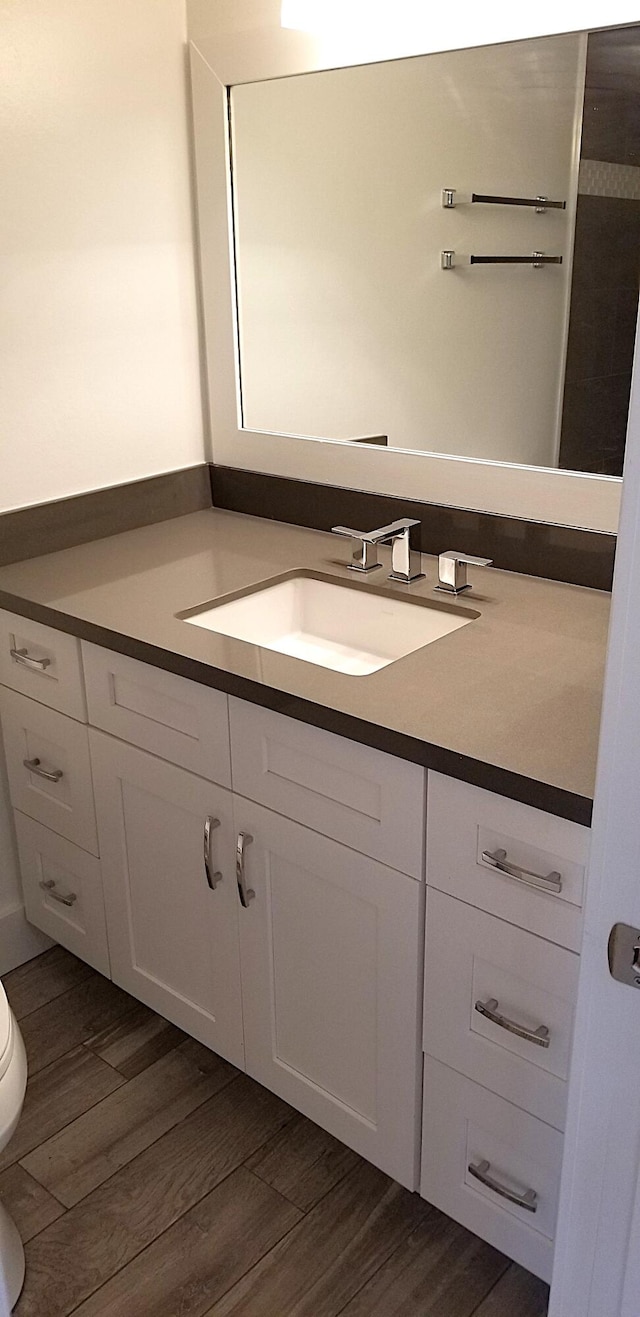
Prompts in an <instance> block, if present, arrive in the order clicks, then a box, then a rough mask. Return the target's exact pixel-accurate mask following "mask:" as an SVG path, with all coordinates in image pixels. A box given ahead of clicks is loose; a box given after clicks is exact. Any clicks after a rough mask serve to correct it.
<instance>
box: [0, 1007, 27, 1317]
mask: <svg viewBox="0 0 640 1317" xmlns="http://www.w3.org/2000/svg"><path fill="white" fill-rule="evenodd" d="M26 1087H27V1055H26V1052H25V1050H24V1043H23V1041H22V1034H21V1033H20V1030H19V1028H18V1025H17V1022H16V1018H15V1016H14V1014H13V1011H12V1010H11V1007H10V1006H9V1003H8V1001H7V997H6V993H5V991H4V988H3V987H2V984H1V983H0V1151H2V1149H3V1148H4V1147H6V1145H7V1143H8V1142H9V1139H10V1138H11V1137H12V1135H13V1133H14V1131H15V1128H16V1125H17V1124H18V1120H19V1119H20V1112H21V1111H22V1104H23V1102H24V1094H25V1089H26ZM23 1281H24V1249H23V1247H22V1240H21V1239H20V1235H19V1234H18V1230H17V1227H16V1226H15V1225H14V1223H13V1221H12V1220H11V1217H10V1216H9V1213H8V1212H7V1211H6V1209H5V1208H4V1207H3V1206H2V1204H1V1203H0V1317H8V1315H9V1313H10V1312H11V1310H12V1308H13V1307H14V1305H15V1304H16V1303H17V1302H18V1297H19V1294H20V1291H21V1289H22V1284H23Z"/></svg>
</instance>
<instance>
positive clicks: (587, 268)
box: [231, 27, 640, 476]
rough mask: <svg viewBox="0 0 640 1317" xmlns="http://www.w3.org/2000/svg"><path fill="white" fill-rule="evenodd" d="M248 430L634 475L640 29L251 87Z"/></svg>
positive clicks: (238, 115) (244, 330)
mask: <svg viewBox="0 0 640 1317" xmlns="http://www.w3.org/2000/svg"><path fill="white" fill-rule="evenodd" d="M231 131H232V158H233V195H234V225H235V248H236V268H237V296H238V322H239V350H240V374H241V393H242V424H243V426H244V427H245V428H247V429H252V430H262V431H274V432H277V433H288V434H293V435H299V436H301V437H305V436H313V437H318V438H329V439H334V440H342V441H344V442H354V443H378V444H385V445H388V446H391V447H397V448H404V449H412V450H419V451H425V452H435V453H444V454H454V455H458V456H465V457H475V458H485V459H487V460H490V461H506V462H516V463H525V464H527V465H532V466H543V467H563V468H565V469H568V470H576V471H588V472H592V473H596V474H602V475H610V476H620V475H621V473H622V462H623V455H624V437H625V430H626V419H627V412H628V403H629V390H630V379H631V367H632V356H633V347H634V339H635V329H636V318H637V312H638V290H639V284H640V259H639V253H640V27H628V28H623V29H618V30H615V31H607V32H601V33H590V34H586V33H577V34H575V33H574V34H569V35H565V36H560V37H547V38H541V39H537V40H532V41H522V42H517V43H512V44H509V45H503V46H494V47H487V48H484V49H476V50H466V51H455V52H451V53H447V54H438V55H428V56H422V57H417V58H412V59H405V60H395V61H390V62H388V63H383V64H374V65H363V66H359V67H356V68H348V69H337V70H332V71H329V72H320V73H312V74H306V75H302V76H295V77H289V78H282V79H274V80H272V81H269V82H263V83H254V84H244V85H241V86H237V87H234V88H233V89H232V91H231Z"/></svg>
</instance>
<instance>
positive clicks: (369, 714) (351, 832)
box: [0, 510, 608, 1279]
mask: <svg viewBox="0 0 640 1317" xmlns="http://www.w3.org/2000/svg"><path fill="white" fill-rule="evenodd" d="M242 547H243V549H244V552H241V548H242ZM341 551H342V552H344V550H341V546H340V545H339V544H338V549H337V553H338V554H339V553H340V552H341ZM334 555H336V541H335V540H334V539H332V538H331V537H329V536H327V535H321V534H319V533H316V532H311V531H300V530H297V529H294V528H292V527H286V526H282V525H277V524H273V523H266V522H260V521H259V520H258V519H252V518H246V517H240V516H235V515H234V514H229V513H219V512H216V511H213V510H212V511H210V512H203V513H196V514H193V515H191V516H188V517H183V518H178V519H176V520H175V521H172V522H167V523H164V524H163V525H162V526H155V527H147V528H144V529H140V530H137V531H133V532H129V533H127V534H125V535H119V536H113V537H112V538H110V539H107V540H103V541H99V542H96V543H93V544H88V545H84V546H79V547H77V548H74V549H71V550H67V551H65V552H63V553H58V554H50V555H48V556H47V557H45V558H41V559H34V560H31V561H30V562H26V563H22V564H15V565H13V566H8V567H4V568H2V569H0V603H1V604H2V605H3V607H4V610H5V611H3V612H2V613H1V614H0V682H1V683H2V687H1V690H0V716H1V718H2V725H3V730H4V743H5V749H6V755H7V765H8V771H9V780H10V789H11V799H12V803H13V806H14V814H15V823H16V831H17V836H18V845H19V853H20V864H21V871H22V879H23V884H24V893H25V903H26V909H27V914H28V917H29V919H30V920H31V921H32V922H33V923H34V924H35V925H37V927H38V928H40V929H42V930H43V931H44V932H45V933H47V934H49V935H50V936H51V937H52V938H54V939H55V940H56V941H57V942H60V943H61V944H62V945H64V946H66V947H68V948H69V949H70V950H71V951H73V952H74V953H75V954H76V955H78V956H80V957H81V958H83V959H84V960H86V961H87V962H88V963H90V964H92V965H93V966H94V967H95V968H96V969H98V970H100V972H102V973H103V974H106V975H110V976H111V977H112V978H113V979H114V981H115V982H116V983H118V984H120V985H121V986H122V987H123V988H125V989H126V990H127V991H129V992H130V993H132V994H133V995H134V996H135V997H137V998H139V999H140V1000H141V1001H144V1002H146V1003H147V1004H148V1005H149V1006H151V1007H152V1008H153V1009H154V1010H156V1011H158V1012H160V1013H161V1014H163V1015H165V1016H166V1017H167V1018H168V1019H170V1020H172V1021H174V1022H175V1023H176V1024H177V1025H179V1026H180V1027H181V1028H182V1029H184V1030H186V1031H187V1032H188V1033H190V1034H192V1035H193V1036H194V1037H196V1038H198V1039H199V1040H201V1041H202V1042H203V1043H205V1044H206V1045H207V1046H209V1047H211V1048H212V1049H213V1050H215V1051H216V1052H219V1053H220V1054H221V1055H222V1056H224V1057H225V1058H227V1059H228V1060H230V1061H231V1062H232V1063H233V1064H234V1065H236V1066H238V1067H239V1068H240V1069H244V1070H246V1071H247V1072H248V1073H249V1074H250V1075H252V1076H253V1077H254V1078H255V1079H256V1080H258V1081H259V1082H260V1083H263V1084H265V1085H266V1086H267V1087H268V1088H270V1089H272V1090H273V1091H274V1092H276V1093H278V1094H279V1095H280V1096H281V1097H283V1098H284V1099H285V1100H286V1101H287V1102H289V1103H291V1105H292V1106H294V1107H295V1108H297V1109H298V1110H300V1111H302V1112H304V1113H305V1114H306V1115H307V1116H309V1117H310V1118H311V1119H312V1120H314V1121H317V1122H318V1123H319V1124H320V1125H322V1126H323V1127H324V1128H326V1129H327V1130H329V1131H330V1132H331V1133H332V1134H334V1135H335V1136H336V1137H338V1138H339V1139H341V1140H343V1141H344V1142H345V1143H346V1144H348V1145H349V1146H350V1147H352V1148H354V1149H355V1150H356V1151H357V1152H359V1153H360V1154H361V1155H362V1156H364V1157H365V1158H367V1159H369V1160H370V1161H372V1162H373V1163H375V1164H376V1165H377V1166H379V1167H381V1168H382V1169H383V1170H384V1171H386V1172H387V1173H388V1174H389V1175H391V1176H392V1177H394V1178H395V1179H396V1180H398V1181H399V1182H400V1183H402V1184H403V1185H405V1186H407V1187H408V1188H409V1189H413V1190H417V1191H419V1192H420V1193H421V1194H422V1195H423V1196H424V1197H425V1198H427V1199H428V1200H429V1201H430V1202H433V1203H435V1204H436V1205H437V1206H438V1207H440V1208H441V1209H442V1210H443V1211H445V1212H447V1213H448V1214H449V1215H451V1216H452V1217H454V1218H455V1219H456V1220H458V1221H460V1222H462V1223H463V1224H464V1225H466V1226H467V1227H469V1228H470V1229H471V1230H473V1231H474V1232H475V1233H477V1234H478V1235H480V1236H482V1237H483V1238H485V1239H487V1240H488V1241H490V1242H491V1243H492V1244H494V1245H495V1246H496V1247H497V1248H500V1249H502V1250H503V1251H504V1252H505V1253H506V1254H507V1255H509V1256H510V1257H512V1258H514V1259H516V1260H517V1261H518V1262H520V1263H522V1264H523V1265H524V1266H526V1267H528V1268H529V1269H530V1270H532V1271H534V1272H536V1273H537V1274H538V1275H540V1276H542V1277H543V1278H545V1279H548V1278H549V1276H550V1271H551V1262H552V1253H553V1236H554V1220H555V1211H556V1201H557V1192H558V1183H559V1176H560V1168H561V1161H562V1138H563V1136H562V1130H563V1125H564V1113H565V1093H566V1081H567V1075H568V1067H569V1058H570V1051H571V1034H572V1022H573V1008H574V1002H575V997H576V986H577V974H578V964H579V951H580V941H581V913H582V905H583V900H584V887H585V866H586V860H587V852H588V839H589V830H588V826H586V825H587V824H588V821H589V794H590V790H592V782H593V774H594V764H595V748H596V743H597V725H598V714H599V683H600V680H601V667H602V664H603V662H604V648H605V638H606V624H607V603H608V600H607V597H606V596H605V595H604V594H601V593H600V592H597V591H590V590H583V589H578V588H576V587H569V586H563V585H559V584H556V583H552V582H549V581H541V580H534V579H533V578H526V577H518V576H516V575H514V574H508V573H501V572H493V573H492V574H491V575H490V576H489V574H488V573H484V574H483V573H482V571H481V570H480V569H477V570H476V571H475V573H472V583H473V585H474V589H473V591H472V592H471V593H470V594H469V595H467V596H463V597H462V598H463V602H461V603H460V604H458V601H456V602H455V603H447V604H445V605H444V607H445V610H448V614H449V617H451V618H455V614H456V610H458V611H459V613H460V619H465V620H469V618H468V617H466V618H465V615H469V614H470V615H471V620H470V623H469V625H462V624H460V625H459V627H458V629H456V630H450V631H449V634H448V635H443V636H441V638H440V639H438V640H437V641H436V642H435V643H432V644H427V645H426V646H425V647H423V648H418V649H416V650H414V652H413V653H409V654H407V655H406V656H405V657H403V658H401V659H398V660H397V661H395V662H393V661H392V662H388V663H387V664H386V665H385V666H383V667H382V668H380V670H378V671H376V672H370V673H369V675H364V676H359V677H358V676H349V675H346V674H345V673H343V672H335V671H330V670H327V669H325V668H322V667H318V666H317V665H316V664H313V663H304V662H301V661H300V659H296V658H291V657H289V656H287V655H284V654H281V653H275V652H273V651H271V650H269V649H268V648H264V649H263V648H260V647H259V646H257V645H254V644H249V643H248V642H246V641H241V640H238V639H232V638H229V637H228V636H225V635H220V634H215V633H213V632H211V631H209V630H207V629H204V628H202V627H199V626H192V625H188V624H187V622H186V621H185V619H184V618H183V617H181V616H180V613H181V612H185V611H186V612H193V611H194V610H198V609H202V607H203V606H204V605H206V604H208V603H212V604H214V605H215V601H216V600H218V599H220V598H221V597H222V598H224V599H225V600H226V599H227V597H228V596H232V597H233V598H238V597H240V598H245V599H246V598H247V597H248V596H250V594H251V591H252V589H255V586H256V585H257V584H259V583H264V582H270V581H271V580H272V579H273V578H274V577H275V578H279V577H280V576H282V575H285V576H286V575H287V570H286V569H287V567H289V568H290V566H291V563H292V562H294V563H295V565H296V569H297V571H298V572H302V573H306V575H307V578H311V579H313V578H314V574H315V575H319V574H322V575H324V576H328V577H329V578H331V577H333V578H334V580H335V583H336V584H341V585H342V586H343V587H345V592H347V589H349V588H350V587H347V585H346V583H347V581H348V574H347V569H346V567H345V566H344V565H343V564H341V563H340V562H339V560H336V557H335V556H334ZM424 562H425V564H426V566H427V580H426V582H420V583H418V584H417V585H416V586H414V587H411V589H410V590H409V589H408V588H407V587H402V586H400V587H398V586H393V585H391V584H389V585H387V584H386V583H385V582H383V581H380V582H379V583H378V584H375V585H373V584H371V583H370V582H358V583H357V585H356V586H355V587H354V588H355V589H356V591H357V592H362V591H365V592H367V596H368V601H369V602H372V601H373V600H377V601H378V603H379V606H380V608H384V607H385V606H386V603H385V601H387V602H392V601H393V599H394V598H395V599H396V600H398V599H401V600H403V601H408V600H410V599H412V598H413V599H415V600H416V601H419V605H420V607H419V608H418V611H421V610H422V609H425V611H426V609H427V608H428V609H433V610H434V612H435V611H437V607H438V605H437V599H438V596H437V594H434V592H433V587H434V585H435V580H436V578H435V574H434V564H433V562H432V561H430V560H427V559H424ZM413 590H415V592H416V593H415V595H414V594H412V593H411V591H413ZM439 607H440V609H442V607H443V606H442V605H439ZM452 610H453V612H452ZM445 616H446V613H445ZM524 653H526V654H527V661H526V662H525V661H524V659H523V654H524ZM561 653H562V655H563V656H564V662H563V661H562V659H561ZM518 656H519V657H518ZM465 683H466V685H465ZM463 688H464V689H465V690H466V703H465V704H464V706H463V705H462V704H461V702H460V691H461V689H463ZM525 701H527V702H526V703H525ZM518 711H519V712H518ZM447 719H448V722H447ZM483 742H484V744H485V747H486V746H488V747H489V753H488V754H487V753H486V752H485V754H484V756H482V755H479V754H478V751H479V748H480V746H481V744H482V743H483ZM544 756H546V767H544V766H543V758H544Z"/></svg>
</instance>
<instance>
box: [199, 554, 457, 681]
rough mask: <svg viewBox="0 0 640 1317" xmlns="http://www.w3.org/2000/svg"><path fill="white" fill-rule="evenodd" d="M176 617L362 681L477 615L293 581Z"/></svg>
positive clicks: (308, 578) (304, 578)
mask: <svg viewBox="0 0 640 1317" xmlns="http://www.w3.org/2000/svg"><path fill="white" fill-rule="evenodd" d="M179 616H180V617H181V618H182V620H183V621H185V622H190V623H191V624H192V625H193V626H200V627H205V628H206V629H207V630H208V631H216V632H218V633H219V634H220V635H222V636H232V637H234V639H236V640H246V641H249V642H250V644H252V645H260V646H261V647H262V648H263V649H275V650H277V651H278V652H279V653H280V654H289V655H292V656H293V657H294V658H299V659H304V660H305V661H306V662H307V663H318V664H320V665H321V666H322V667H324V668H333V669H334V671H336V672H346V673H349V674H350V675H351V676H353V677H362V676H365V675H366V674H367V673H369V672H376V671H377V670H378V669H379V668H384V667H386V666H387V664H388V663H393V662H395V660H396V659H399V658H402V657H403V656H404V655H405V654H411V653H412V651H413V650H416V649H422V647H423V645H430V644H431V642H432V641H434V640H440V639H441V637H442V636H447V635H449V634H450V632H452V631H457V630H458V629H459V627H463V626H467V624H468V623H469V622H472V621H473V620H474V618H476V617H477V616H478V614H477V613H474V612H472V611H471V610H470V609H464V610H462V609H459V610H458V609H456V610H455V611H454V610H453V609H451V608H447V607H443V606H440V607H438V606H434V605H433V604H430V603H427V602H426V601H418V600H404V599H398V598H394V597H392V596H391V595H390V594H387V593H383V592H381V591H378V590H375V589H371V588H369V589H366V588H365V589H362V588H354V587H353V586H351V585H350V583H348V582H345V583H344V584H342V583H340V582H334V581H330V580H329V581H328V580H326V579H318V578H317V577H315V576H312V575H311V574H308V575H307V574H303V573H300V574H298V575H296V576H292V577H289V578H288V579H285V580H279V581H275V582H270V581H267V582H265V584H264V586H261V587H259V588H258V589H256V590H253V591H251V593H249V594H245V595H242V596H241V597H240V598H236V599H232V600H230V601H229V602H228V603H219V604H211V603H208V604H204V605H203V606H202V607H201V608H197V609H190V610H189V611H188V613H181V614H180V615H179Z"/></svg>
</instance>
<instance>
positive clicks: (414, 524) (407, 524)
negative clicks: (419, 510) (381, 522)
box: [331, 517, 424, 585]
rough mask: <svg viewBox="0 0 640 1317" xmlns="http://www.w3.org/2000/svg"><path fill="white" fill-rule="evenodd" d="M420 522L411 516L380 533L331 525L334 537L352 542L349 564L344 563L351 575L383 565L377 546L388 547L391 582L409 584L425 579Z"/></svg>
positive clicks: (384, 528)
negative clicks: (421, 554)
mask: <svg viewBox="0 0 640 1317" xmlns="http://www.w3.org/2000/svg"><path fill="white" fill-rule="evenodd" d="M419 527H420V522H419V521H414V520H412V519H411V518H410V517H402V518H401V519H400V521H392V522H391V524H390V525H389V526H381V527H380V530H369V531H363V530H352V529H351V527H350V526H332V528H331V529H332V531H333V534H334V535H346V536H348V537H349V538H350V539H351V562H350V563H348V564H347V566H348V567H349V569H350V570H351V571H352V572H375V571H376V570H377V568H378V567H381V566H382V563H379V562H378V545H379V544H390V545H391V571H390V573H389V580H390V581H402V582H404V584H405V585H409V584H410V583H411V581H421V580H423V579H424V572H422V571H421V570H420V568H421V560H420V530H419Z"/></svg>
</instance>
